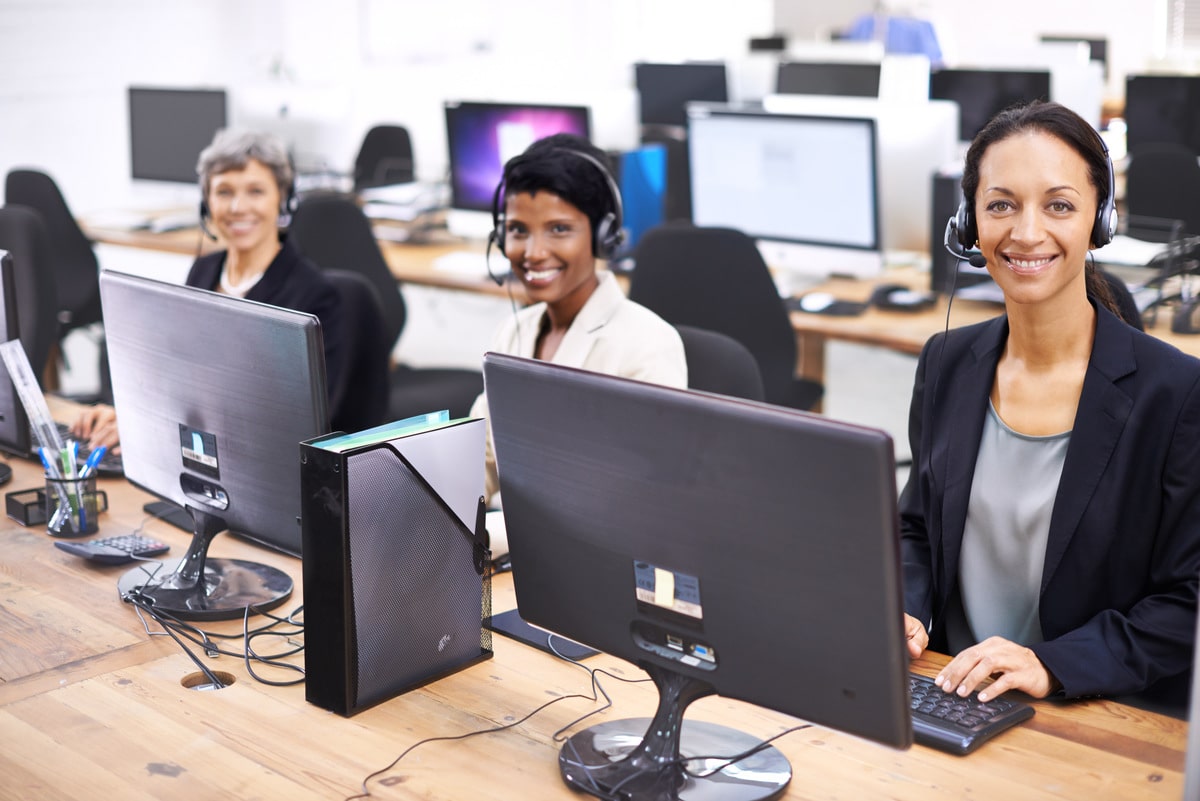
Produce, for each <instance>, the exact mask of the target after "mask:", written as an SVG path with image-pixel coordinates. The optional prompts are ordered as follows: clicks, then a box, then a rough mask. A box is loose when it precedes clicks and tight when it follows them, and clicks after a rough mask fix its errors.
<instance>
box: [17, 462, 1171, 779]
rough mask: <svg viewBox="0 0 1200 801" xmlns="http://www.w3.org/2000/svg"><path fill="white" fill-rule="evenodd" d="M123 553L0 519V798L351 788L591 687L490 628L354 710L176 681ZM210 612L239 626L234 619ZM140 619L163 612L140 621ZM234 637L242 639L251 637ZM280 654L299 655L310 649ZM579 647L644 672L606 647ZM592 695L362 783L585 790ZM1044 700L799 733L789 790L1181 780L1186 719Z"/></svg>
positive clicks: (747, 724)
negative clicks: (481, 658) (123, 594)
mask: <svg viewBox="0 0 1200 801" xmlns="http://www.w3.org/2000/svg"><path fill="white" fill-rule="evenodd" d="M12 466H13V468H14V479H13V481H12V482H11V483H10V484H9V485H8V486H6V487H5V490H6V491H9V490H12V489H25V488H33V487H37V486H40V485H41V473H40V470H38V469H37V468H35V467H34V465H33V463H32V462H21V461H14V462H13V463H12ZM99 484H100V487H101V488H102V489H104V490H105V491H106V492H108V493H109V503H110V509H109V511H108V512H106V513H104V514H102V515H101V518H100V521H101V534H103V535H110V534H117V533H125V532H128V531H131V530H132V529H134V528H136V527H138V526H139V525H143V524H145V528H146V530H147V531H148V532H150V533H152V534H155V535H157V536H159V537H160V538H162V539H164V540H165V541H167V542H168V543H169V544H170V545H171V554H170V556H173V557H178V556H182V554H183V553H184V551H185V549H186V546H187V542H188V537H187V536H186V535H185V534H184V533H183V532H181V531H179V530H177V529H174V528H172V527H170V526H169V525H167V524H165V523H162V522H160V521H149V522H147V521H146V516H145V515H144V514H143V512H142V504H143V503H144V502H145V501H147V500H149V499H150V496H148V495H146V494H144V493H143V492H141V491H140V490H137V489H136V488H134V487H133V486H131V485H130V484H128V483H127V482H125V481H124V480H122V479H101V480H100V481H99ZM212 552H213V554H214V555H218V556H228V557H235V558H246V559H251V560H255V561H261V562H266V563H268V564H272V565H274V566H276V567H279V568H281V569H283V570H285V571H286V572H288V573H289V574H290V575H291V576H292V577H293V578H294V579H295V580H296V582H297V583H299V582H300V579H301V575H300V562H299V560H297V559H294V558H292V557H288V556H285V555H282V554H278V553H274V552H270V551H267V550H264V549H261V548H258V547H256V546H253V545H251V544H249V543H247V542H244V541H241V540H238V539H236V538H234V537H231V536H229V535H227V534H222V535H220V536H218V537H217V539H216V540H215V541H214V543H213V546H212ZM126 569H127V568H126V567H125V566H117V567H96V566H93V565H92V564H90V563H87V562H84V561H83V560H81V559H78V558H76V557H74V556H70V555H68V554H66V553H64V552H63V551H60V550H58V549H56V548H54V547H53V545H52V540H51V538H50V537H49V536H48V535H47V534H46V530H45V528H44V527H35V528H23V527H21V526H20V525H18V524H17V523H15V522H13V521H12V520H10V519H7V518H6V519H5V520H4V521H3V522H0V742H2V743H4V747H3V749H0V776H3V777H4V778H3V781H0V799H28V798H53V799H79V800H80V801H93V800H94V799H102V798H104V799H107V798H120V799H124V800H125V801H130V800H131V799H132V800H135V801H136V800H138V799H145V800H146V801H151V799H162V798H180V799H227V798H245V799H281V798H287V799H292V801H304V800H305V799H313V801H317V799H322V800H323V801H324V800H327V799H340V798H345V797H347V796H350V795H353V794H354V793H356V792H357V791H358V788H359V786H360V783H361V781H362V780H363V779H364V777H366V776H367V775H368V774H369V773H371V772H373V771H376V770H379V769H381V768H384V767H386V766H387V765H389V764H390V763H391V762H392V761H393V760H394V759H395V758H396V757H397V756H398V755H399V754H400V753H401V752H402V751H404V749H406V748H408V747H410V746H412V745H413V744H414V743H416V742H418V741H419V740H422V739H424V738H427V737H455V736H458V735H462V734H465V733H467V732H472V731H476V730H479V729H486V728H492V727H495V726H498V725H503V724H508V723H512V722H513V721H516V720H518V719H519V718H521V717H522V716H524V715H526V714H527V713H529V712H531V711H532V710H534V709H535V708H536V707H537V706H539V705H541V704H542V703H544V702H546V701H548V700H550V699H552V698H555V697H559V696H565V695H570V694H576V693H578V694H587V693H589V680H588V677H587V675H586V674H585V673H584V671H583V670H581V669H580V668H578V667H576V666H573V665H570V664H567V663H564V662H561V661H558V660H557V659H555V658H553V657H551V656H550V655H548V654H546V653H543V652H541V651H538V650H535V649H533V648H530V647H528V646H525V645H522V644H520V643H517V642H515V641H513V640H510V639H508V638H506V637H503V636H500V635H496V636H495V637H494V647H495V656H494V658H492V659H490V660H487V661H485V662H482V663H480V664H477V665H474V666H472V667H469V668H467V669H465V670H462V671H460V672H458V673H455V674H453V675H451V676H449V677H447V678H444V679H442V680H440V681H437V682H434V683H432V684H429V685H427V686H425V687H423V688H420V689H418V690H414V691H411V692H408V693H406V694H404V695H401V696H398V697H396V698H394V699H392V700H389V701H387V702H385V703H383V704H380V705H378V706H376V707H373V708H371V709H369V710H367V711H365V712H362V713H360V714H358V715H356V716H354V717H352V718H342V717H340V716H338V715H336V714H333V713H331V712H327V711H325V710H322V709H320V708H318V707H315V706H313V705H311V704H308V703H307V702H306V701H305V700H304V688H303V687H302V686H291V687H274V686H268V685H266V684H261V683H258V682H256V681H255V680H254V679H253V678H251V676H250V675H249V674H248V672H247V670H246V667H245V666H244V664H243V663H242V661H241V660H239V659H237V658H233V657H228V656H221V657H219V658H209V657H206V656H200V657H199V658H200V659H202V660H203V661H204V663H205V664H206V665H208V666H209V667H211V668H212V669H214V670H219V671H223V672H226V673H228V674H230V675H231V676H232V677H233V679H234V683H233V684H232V686H229V687H227V688H225V689H222V690H218V691H197V690H190V689H186V688H185V687H184V686H183V684H182V682H183V681H184V679H185V678H186V677H188V676H192V675H195V674H197V669H196V667H195V666H194V664H193V663H192V662H191V661H189V659H188V658H187V657H186V656H185V655H184V653H183V652H182V651H181V649H180V648H179V646H177V645H176V644H175V643H174V642H173V641H172V640H170V639H169V638H168V637H165V636H151V634H148V633H147V631H146V629H145V628H143V623H142V621H141V620H140V619H139V618H138V616H137V614H136V613H135V611H134V610H133V609H132V608H131V607H129V606H127V605H126V604H124V603H123V602H121V601H120V600H119V599H118V597H117V590H116V582H117V578H118V577H119V576H120V575H122V573H123V572H124V571H125V570H126ZM301 594H302V591H301V588H300V587H299V586H298V587H297V589H296V592H295V594H294V596H293V597H292V598H291V599H290V600H289V601H288V602H287V603H285V604H284V606H282V607H280V609H279V610H278V611H279V612H281V613H282V612H287V611H291V610H294V609H296V608H297V607H298V606H299V605H300V603H301ZM513 605H514V598H513V593H512V585H511V580H510V578H509V576H507V575H502V576H500V577H498V579H497V580H496V582H495V585H494V606H495V608H496V609H498V610H502V609H506V608H512V606H513ZM252 620H254V622H256V623H257V622H259V621H261V618H257V619H252ZM204 627H205V628H206V629H208V630H211V631H222V632H225V633H230V634H236V633H238V632H240V631H241V622H240V621H231V622H225V623H208V624H204ZM149 631H150V632H151V633H155V632H158V631H159V629H158V627H157V626H156V625H154V624H150V626H149ZM302 639H303V638H302V635H300V636H297V637H294V638H293V640H294V641H297V642H299V641H302ZM224 645H225V647H228V648H230V649H231V650H237V649H238V648H239V646H240V640H239V639H235V640H232V641H227V642H225V643H224ZM259 647H260V648H262V649H265V648H267V647H268V646H267V645H266V644H265V643H260V645H259ZM813 658H814V659H837V655H836V654H814V655H813ZM289 661H291V662H293V663H295V664H302V663H303V660H302V658H300V657H292V658H291V659H290V660H289ZM943 662H944V659H943V658H942V657H940V656H937V655H932V654H931V655H929V657H928V658H922V659H921V660H918V661H917V662H916V663H915V668H916V669H917V670H919V671H921V672H924V673H932V672H933V671H934V670H936V668H937V666H938V665H940V664H942V663H943ZM587 664H588V666H589V667H600V668H604V669H606V670H609V671H612V672H614V673H617V674H618V675H621V676H626V677H639V678H640V677H641V674H640V671H638V670H637V669H635V668H633V667H631V666H630V665H628V664H627V663H625V662H622V661H621V660H618V659H615V658H612V657H609V656H607V655H603V654H602V655H598V656H596V657H593V658H592V659H589V660H587ZM260 672H262V673H263V674H265V675H267V676H268V677H269V678H272V679H288V678H291V677H292V674H290V673H285V672H282V671H279V670H274V671H272V670H270V669H268V668H260ZM602 681H603V683H604V686H605V688H606V689H607V690H608V692H609V693H610V694H611V695H612V698H613V703H614V706H613V708H612V709H610V710H609V711H608V712H605V713H603V714H602V715H600V716H598V717H597V719H598V720H614V719H620V718H625V717H641V716H648V715H650V714H652V712H653V708H654V703H655V693H654V690H653V687H652V686H648V685H646V684H625V683H621V682H618V681H615V680H612V679H602ZM595 706H596V704H594V703H592V702H590V701H588V700H584V699H578V698H574V699H569V700H564V701H562V702H561V703H559V704H555V705H554V706H551V707H550V708H548V709H546V710H544V711H543V712H541V713H539V714H537V715H536V716H535V717H533V718H532V719H531V720H529V721H527V722H524V723H521V724H520V725H518V726H516V727H514V728H513V729H511V730H508V731H504V732H498V733H492V734H484V735H480V736H478V737H472V738H469V739H466V740H460V741H449V742H432V743H427V744H425V745H422V746H420V747H419V748H417V749H416V750H414V751H413V752H412V753H410V754H408V755H407V756H406V757H404V759H403V760H402V761H401V762H400V763H399V765H398V766H397V767H396V768H394V769H392V770H390V771H388V772H387V773H386V774H385V776H384V777H383V778H382V779H377V780H373V781H372V782H371V784H370V790H371V794H372V797H373V798H380V799H392V798H395V799H399V798H404V799H416V798H419V799H427V798H428V799H454V800H456V801H457V799H464V798H511V799H523V800H524V799H569V798H580V797H581V796H578V795H575V794H574V793H572V792H571V791H570V790H568V789H567V787H566V786H565V785H564V784H563V783H562V781H561V779H560V778H559V773H558V766H557V753H558V745H557V743H555V742H554V741H553V739H552V738H553V735H554V732H555V731H557V730H558V729H559V728H560V727H562V726H565V725H567V724H569V723H571V722H572V721H573V720H575V718H577V717H578V716H579V715H582V714H583V713H585V712H587V711H588V710H591V709H593V708H595ZM1035 706H1036V710H1037V714H1036V715H1035V716H1034V718H1033V719H1032V720H1030V721H1028V722H1027V723H1025V724H1023V725H1021V726H1020V727H1018V728H1016V729H1014V730H1011V731H1009V732H1006V733H1005V734H1003V735H1001V736H1000V737H999V738H997V739H996V740H994V741H992V742H990V743H988V744H986V745H984V746H983V747H982V748H981V749H980V750H979V751H977V752H976V753H974V754H972V755H970V756H967V757H955V756H950V755H947V754H943V753H940V752H937V751H933V750H930V749H927V748H924V747H922V746H914V747H913V748H911V749H910V750H907V751H898V750H894V749H891V748H888V747H885V746H880V745H876V744H874V743H870V742H867V741H864V740H860V739H857V738H854V737H851V736H848V735H844V734H840V733H837V732H834V731H831V730H828V729H822V728H819V727H812V728H809V729H805V730H803V731H799V732H794V733H791V734H788V735H786V736H785V737H783V738H782V739H781V740H779V741H777V745H778V747H779V749H780V750H781V751H782V752H783V753H784V754H785V755H786V756H787V757H788V759H789V760H790V761H791V764H792V767H793V769H794V771H795V776H794V778H793V780H792V782H791V785H790V787H789V788H788V791H787V793H786V795H785V797H786V798H795V799H801V798H803V799H856V800H857V799H875V798H881V799H882V798H886V799H906V800H907V799H911V801H929V800H930V799H946V801H961V799H965V798H971V799H977V800H982V799H1004V801H1011V799H1015V798H1020V799H1023V800H1024V799H1046V800H1047V801H1048V800H1049V799H1086V800H1087V801H1098V799H1110V798H1111V799H1118V798H1119V799H1172V800H1173V801H1174V800H1175V799H1179V798H1180V797H1181V795H1182V788H1183V764H1184V749H1185V744H1186V735H1187V727H1186V724H1185V723H1184V722H1182V721H1179V720H1175V719H1172V718H1167V717H1162V716H1159V715H1156V714H1154V713H1151V712H1146V711H1142V710H1138V709H1134V708H1132V707H1127V706H1123V705H1121V704H1117V703H1114V702H1110V701H1102V700H1088V701H1078V702H1046V701H1039V702H1035ZM689 717H691V718H695V719H699V720H710V721H715V722H719V723H723V724H725V725H729V726H733V727H736V728H739V729H742V730H744V731H746V732H749V733H751V734H753V735H755V736H758V737H764V738H765V737H769V736H771V735H774V734H776V733H778V732H780V731H782V730H784V729H786V728H788V727H790V726H793V725H796V724H797V723H798V721H796V720H795V719H793V718H790V717H788V716H786V715H781V714H778V713H774V712H770V711H767V710H764V709H761V708H758V707H755V706H751V705H748V704H745V703H741V702H737V701H731V700H727V699H723V698H706V699H703V700H701V701H698V702H697V703H695V704H694V705H693V706H692V707H691V710H690V711H689ZM592 722H594V721H592ZM577 729H578V727H576V728H575V729H573V730H572V731H575V730H577Z"/></svg>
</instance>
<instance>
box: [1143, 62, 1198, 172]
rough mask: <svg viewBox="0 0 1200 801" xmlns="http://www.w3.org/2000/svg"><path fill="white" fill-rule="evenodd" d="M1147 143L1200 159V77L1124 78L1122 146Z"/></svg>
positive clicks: (1149, 76) (1153, 76)
mask: <svg viewBox="0 0 1200 801" xmlns="http://www.w3.org/2000/svg"><path fill="white" fill-rule="evenodd" d="M1149 144H1173V145H1183V146H1184V147H1187V148H1190V149H1191V150H1192V151H1193V152H1195V153H1196V154H1197V155H1198V156H1200V75H1129V76H1127V77H1126V78H1125V147H1126V149H1127V150H1128V151H1129V152H1130V153H1131V154H1136V152H1137V151H1138V149H1139V148H1141V147H1144V146H1145V145H1149Z"/></svg>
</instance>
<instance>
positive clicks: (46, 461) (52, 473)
mask: <svg viewBox="0 0 1200 801" xmlns="http://www.w3.org/2000/svg"><path fill="white" fill-rule="evenodd" d="M37 454H38V458H40V459H41V460H42V467H44V468H46V476H47V477H48V478H62V476H60V475H59V473H58V470H57V469H56V468H55V467H54V464H53V463H52V462H51V461H50V457H49V456H47V455H46V449H45V448H38V449H37Z"/></svg>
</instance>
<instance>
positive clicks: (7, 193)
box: [4, 169, 102, 340]
mask: <svg viewBox="0 0 1200 801" xmlns="http://www.w3.org/2000/svg"><path fill="white" fill-rule="evenodd" d="M4 202H5V203H7V204H14V205H20V206H27V207H29V208H31V209H35V210H36V211H37V212H38V213H39V214H41V216H42V219H43V220H44V222H45V226H46V231H47V233H48V235H49V237H50V245H51V251H50V253H49V254H48V260H47V262H46V266H47V267H48V268H49V269H51V271H52V275H53V276H54V282H55V285H56V288H57V293H58V304H59V305H58V321H59V337H58V338H59V339H60V340H61V339H62V338H63V337H64V336H66V335H67V334H68V333H69V332H70V331H72V330H73V329H76V328H81V327H84V326H88V325H91V324H92V323H98V322H101V320H102V316H101V310H100V264H99V262H98V261H97V259H96V253H95V251H94V250H92V243H91V242H90V241H88V238H87V237H86V236H84V233H83V230H82V229H80V227H79V223H77V222H76V221H75V216H74V215H73V214H71V210H70V209H69V208H68V207H67V201H66V200H65V199H64V198H63V195H62V192H60V191H59V189H58V185H57V184H55V182H54V179H53V178H51V177H50V176H49V175H47V174H46V173H44V172H41V171H39V170H32V169H16V170H10V171H9V173H8V176H7V178H6V180H5V182H4Z"/></svg>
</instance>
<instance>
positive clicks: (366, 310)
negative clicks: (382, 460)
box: [323, 270, 391, 433]
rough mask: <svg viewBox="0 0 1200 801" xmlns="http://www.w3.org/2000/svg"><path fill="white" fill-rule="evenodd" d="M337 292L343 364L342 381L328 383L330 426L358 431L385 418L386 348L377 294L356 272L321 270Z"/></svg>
mask: <svg viewBox="0 0 1200 801" xmlns="http://www.w3.org/2000/svg"><path fill="white" fill-rule="evenodd" d="M323 272H324V274H325V276H326V277H327V278H328V279H329V280H330V281H331V282H332V283H333V285H334V286H335V287H337V291H338V294H340V295H341V297H342V307H343V316H344V318H345V319H346V320H348V321H352V322H353V324H352V325H346V326H345V331H346V334H347V336H346V340H345V347H346V365H345V369H344V370H342V376H341V383H342V385H341V386H338V387H330V388H329V414H330V423H331V425H332V428H333V430H334V431H345V432H347V433H351V432H355V431H362V430H363V429H366V428H371V427H373V426H377V425H381V424H382V423H384V422H386V421H387V407H388V391H389V383H388V370H389V362H390V360H391V349H390V348H389V347H388V340H387V338H386V332H387V327H386V325H385V324H384V320H383V306H382V305H381V304H380V302H379V295H378V293H377V292H376V291H375V287H373V286H372V285H371V282H370V281H368V280H367V279H366V278H365V277H364V276H363V275H362V274H361V273H355V272H350V271H349V270H324V271H323Z"/></svg>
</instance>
